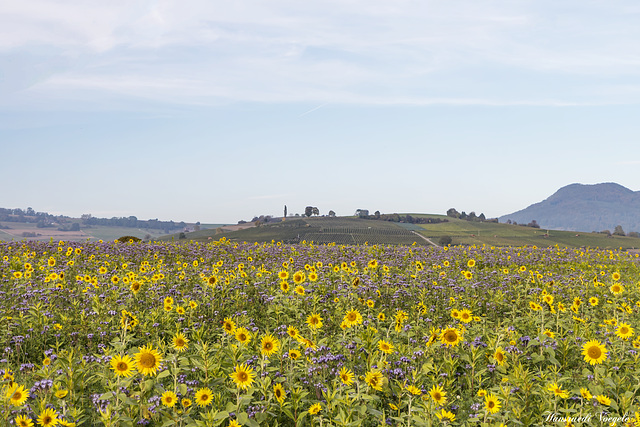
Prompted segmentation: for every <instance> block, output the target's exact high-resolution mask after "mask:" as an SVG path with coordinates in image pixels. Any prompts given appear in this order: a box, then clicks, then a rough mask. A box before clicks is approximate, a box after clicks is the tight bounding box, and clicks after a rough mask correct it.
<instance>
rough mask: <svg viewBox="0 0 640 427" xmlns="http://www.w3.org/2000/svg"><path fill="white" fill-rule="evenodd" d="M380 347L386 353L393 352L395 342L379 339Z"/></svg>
mask: <svg viewBox="0 0 640 427" xmlns="http://www.w3.org/2000/svg"><path fill="white" fill-rule="evenodd" d="M378 349H379V350H380V351H381V352H383V353H386V354H391V353H393V352H394V351H395V350H394V346H393V344H391V343H389V342H386V341H385V340H380V341H378Z"/></svg>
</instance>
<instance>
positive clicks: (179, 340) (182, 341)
mask: <svg viewBox="0 0 640 427" xmlns="http://www.w3.org/2000/svg"><path fill="white" fill-rule="evenodd" d="M176 346H177V347H183V346H184V340H183V339H182V338H178V339H176Z"/></svg>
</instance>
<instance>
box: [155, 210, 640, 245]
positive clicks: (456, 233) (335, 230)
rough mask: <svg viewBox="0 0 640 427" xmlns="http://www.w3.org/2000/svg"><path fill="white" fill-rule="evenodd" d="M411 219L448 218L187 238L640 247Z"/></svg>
mask: <svg viewBox="0 0 640 427" xmlns="http://www.w3.org/2000/svg"><path fill="white" fill-rule="evenodd" d="M411 215H412V216H413V217H428V218H433V219H440V220H446V222H440V223H436V224H410V223H403V222H400V223H395V222H388V221H380V220H373V219H360V218H355V217H336V218H329V217H316V218H314V217H312V218H295V219H287V220H286V221H282V222H277V223H272V224H264V225H261V226H257V227H251V228H246V229H243V230H237V231H226V232H221V230H217V231H216V230H201V231H198V232H193V233H184V234H183V238H184V239H187V240H197V241H210V240H217V239H220V238H221V237H225V238H227V239H229V240H233V241H238V242H242V241H246V242H259V243H263V242H271V241H272V240H273V241H276V242H278V241H281V242H283V243H300V242H302V241H306V242H314V243H318V244H326V243H336V244H345V245H353V244H364V243H365V242H366V243H368V244H372V245H373V244H391V245H412V244H414V243H415V244H416V245H431V244H435V245H437V244H438V243H439V242H440V240H441V238H444V237H447V236H448V237H450V238H451V239H452V243H451V244H453V245H483V244H485V245H489V246H524V245H529V246H538V247H545V246H555V245H558V246H561V247H576V248H578V247H600V248H611V249H618V248H623V249H637V248H640V238H634V237H620V236H613V237H610V236H606V235H604V234H600V233H577V232H573V231H571V232H570V231H554V230H545V229H537V228H532V227H524V226H519V225H510V224H499V223H496V222H470V221H465V220H461V219H455V218H449V217H446V216H444V215H426V214H411ZM180 237H181V236H180V235H179V234H174V235H169V236H163V237H162V238H161V239H162V240H174V241H177V240H181V239H180Z"/></svg>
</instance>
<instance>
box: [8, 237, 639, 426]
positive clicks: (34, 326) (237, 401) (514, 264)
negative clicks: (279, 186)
mask: <svg viewBox="0 0 640 427" xmlns="http://www.w3.org/2000/svg"><path fill="white" fill-rule="evenodd" d="M638 262H639V259H638V257H637V255H632V254H629V253H627V252H623V251H603V250H593V249H582V250H577V249H566V248H559V247H555V248H544V249H541V248H536V247H514V248H496V247H488V246H482V247H474V246H471V247H462V246H456V247H445V248H435V247H420V246H378V245H360V246H344V245H343V246H339V245H335V244H333V245H314V244H310V243H304V242H303V243H302V244H298V245H285V244H280V243H271V244H253V243H235V242H230V241H227V240H225V239H221V240H219V241H214V242H210V243H206V244H202V243H184V244H174V243H157V242H156V243H137V242H128V243H119V242H115V243H114V242H111V243H105V242H98V243H91V242H62V241H61V242H50V243H46V242H37V241H29V242H26V241H25V242H9V243H2V244H0V283H1V287H0V334H1V335H0V342H1V344H2V345H1V346H0V353H1V354H0V381H1V384H0V387H1V389H0V390H1V394H0V414H1V415H0V420H1V421H2V422H1V423H0V424H1V425H3V426H4V425H7V426H14V425H17V426H21V427H28V426H35V425H38V426H45V427H49V426H144V425H148V426H223V427H226V426H251V427H258V426H416V427H417V426H432V425H433V426H439V425H456V426H457V425H460V426H463V425H464V426H500V425H503V426H520V425H522V426H529V425H607V426H608V425H618V426H622V425H626V426H640V401H639V398H640V363H639V362H640V360H639V358H640V356H639V353H638V351H640V350H639V348H640V336H639V335H638V333H639V328H640V317H639V313H640V270H639V265H638ZM614 423H615V424H614Z"/></svg>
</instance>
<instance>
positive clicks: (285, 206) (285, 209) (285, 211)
mask: <svg viewBox="0 0 640 427" xmlns="http://www.w3.org/2000/svg"><path fill="white" fill-rule="evenodd" d="M284 217H285V218H286V217H287V205H284Z"/></svg>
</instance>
